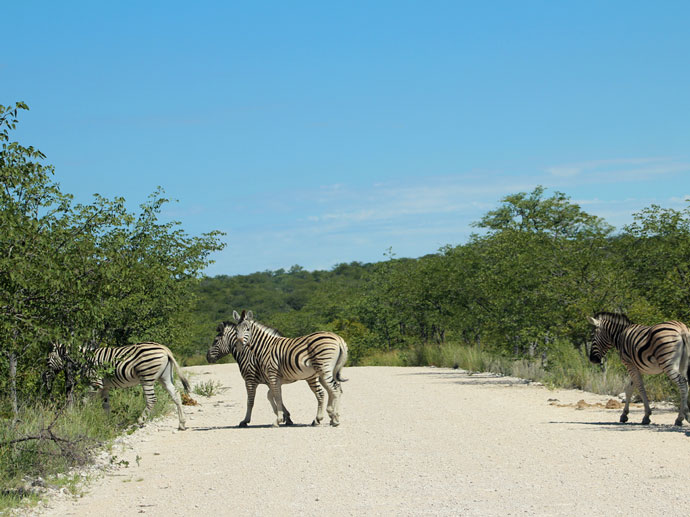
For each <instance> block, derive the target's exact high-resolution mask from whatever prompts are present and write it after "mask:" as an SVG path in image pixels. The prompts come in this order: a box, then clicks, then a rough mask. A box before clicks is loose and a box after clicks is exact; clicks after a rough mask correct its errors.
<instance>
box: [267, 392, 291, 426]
mask: <svg viewBox="0 0 690 517" xmlns="http://www.w3.org/2000/svg"><path fill="white" fill-rule="evenodd" d="M266 398H268V401H269V402H270V403H271V407H272V408H273V412H274V413H275V414H276V416H277V415H278V406H277V405H276V400H275V398H274V397H273V393H272V392H271V390H270V389H269V390H268V391H267V392H266ZM283 422H284V423H285V425H293V424H294V422H293V421H292V419H291V418H290V412H289V411H288V408H286V407H285V404H283Z"/></svg>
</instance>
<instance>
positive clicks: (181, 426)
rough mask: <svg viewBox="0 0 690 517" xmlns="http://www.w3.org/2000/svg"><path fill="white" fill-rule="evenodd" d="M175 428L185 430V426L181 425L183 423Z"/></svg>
mask: <svg viewBox="0 0 690 517" xmlns="http://www.w3.org/2000/svg"><path fill="white" fill-rule="evenodd" d="M177 430H178V431H186V430H187V428H186V427H185V426H183V425H180V426H177Z"/></svg>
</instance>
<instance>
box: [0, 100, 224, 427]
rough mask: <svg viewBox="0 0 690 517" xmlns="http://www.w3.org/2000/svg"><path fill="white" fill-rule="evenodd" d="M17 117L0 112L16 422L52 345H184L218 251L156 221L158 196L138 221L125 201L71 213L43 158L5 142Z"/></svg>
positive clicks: (1, 252)
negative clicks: (199, 290) (195, 296)
mask: <svg viewBox="0 0 690 517" xmlns="http://www.w3.org/2000/svg"><path fill="white" fill-rule="evenodd" d="M22 109H28V108H27V107H26V105H24V104H23V103H17V104H16V105H15V106H14V107H13V108H7V107H4V106H0V142H1V143H2V147H1V149H0V178H1V180H2V187H1V188H0V223H1V225H2V229H3V230H2V234H1V240H0V357H2V362H0V368H2V369H3V370H5V371H6V372H7V375H0V384H4V383H5V382H7V387H8V391H9V394H10V397H9V398H10V401H11V405H12V410H13V412H14V414H15V415H16V414H17V412H18V390H19V389H20V388H22V387H23V391H24V392H25V393H28V392H30V391H31V390H32V389H34V386H35V384H36V383H37V381H38V376H39V374H40V370H41V368H42V365H43V364H44V363H43V360H42V358H43V357H44V354H45V352H46V351H47V349H48V348H49V346H50V342H51V341H54V340H60V341H66V342H74V343H75V344H82V343H92V344H98V343H101V342H106V343H108V344H123V343H127V342H130V341H133V340H143V339H157V340H160V341H163V342H165V343H167V344H176V343H184V342H186V341H188V338H189V333H188V330H187V326H186V323H187V320H188V318H186V317H185V314H186V313H187V312H189V309H190V307H191V303H192V299H191V297H190V288H191V286H192V285H193V283H194V282H196V279H197V277H198V275H199V274H200V272H201V271H202V270H203V268H204V267H205V266H206V265H207V264H208V263H209V254H210V253H211V252H213V251H215V250H218V249H221V248H222V246H223V244H222V243H220V242H219V240H218V237H219V235H220V234H219V233H218V232H211V233H208V234H204V235H202V236H201V237H189V236H187V235H186V234H185V233H184V232H183V231H182V230H181V229H180V228H179V227H178V226H179V223H177V222H171V223H160V222H159V221H158V216H159V214H160V212H161V207H162V206H163V205H164V204H165V203H167V202H168V200H167V199H165V198H163V197H162V195H161V194H162V191H160V190H159V191H157V192H154V194H152V196H151V197H150V198H149V201H148V202H147V203H145V204H143V205H142V206H141V212H140V213H139V214H138V215H137V214H133V213H129V212H128V211H127V210H126V208H125V201H124V199H122V198H117V199H114V200H107V199H105V198H102V197H100V196H96V197H95V200H94V202H93V203H92V204H90V205H74V204H73V203H72V197H71V196H70V195H68V194H63V193H62V192H61V191H60V189H59V186H58V185H57V183H54V182H53V181H52V179H51V178H52V176H53V174H54V170H53V168H52V167H51V166H49V165H44V164H43V163H42V160H43V159H44V158H45V157H44V155H43V154H42V153H41V152H40V151H38V150H36V149H34V148H32V147H25V146H22V145H21V144H19V143H17V142H10V131H11V130H13V129H15V127H16V124H17V115H18V111H19V110H22ZM5 379H7V381H5ZM20 384H21V386H20Z"/></svg>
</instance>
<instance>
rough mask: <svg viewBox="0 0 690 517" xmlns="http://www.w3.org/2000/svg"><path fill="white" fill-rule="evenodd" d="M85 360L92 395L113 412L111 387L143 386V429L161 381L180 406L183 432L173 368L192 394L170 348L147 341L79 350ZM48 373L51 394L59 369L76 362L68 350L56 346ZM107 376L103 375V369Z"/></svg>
mask: <svg viewBox="0 0 690 517" xmlns="http://www.w3.org/2000/svg"><path fill="white" fill-rule="evenodd" d="M78 354H79V356H80V357H83V360H84V361H83V364H81V365H80V366H81V371H82V372H83V373H84V374H85V376H86V378H87V379H88V381H89V384H90V385H91V388H92V390H93V393H99V394H100V396H101V399H102V401H103V408H104V409H105V410H106V411H108V412H110V397H109V394H108V392H109V390H110V389H112V388H126V387H130V386H134V385H136V384H141V387H142V389H143V390H144V400H145V402H146V407H145V408H144V411H143V412H142V414H141V416H140V417H139V419H138V423H139V425H140V426H143V425H144V421H145V420H146V418H147V417H148V415H149V413H150V411H151V409H152V408H153V406H154V404H155V403H156V392H155V391H154V384H155V382H156V381H159V382H160V383H161V384H162V385H163V387H164V388H165V390H166V391H167V392H168V394H169V395H170V397H171V398H172V399H173V401H174V402H175V405H176V406H177V414H178V417H179V426H178V429H179V430H180V431H184V430H185V429H186V427H185V416H184V412H183V411H182V401H181V399H180V394H179V393H178V391H177V389H176V388H175V384H174V382H173V368H174V369H175V370H176V371H177V375H178V376H179V377H180V380H181V381H182V385H183V387H184V390H185V393H188V392H189V382H188V381H187V379H186V378H185V377H184V375H182V372H181V371H180V366H179V364H177V361H176V360H175V357H174V356H173V354H172V352H171V351H170V349H169V348H168V347H166V346H165V345H161V344H159V343H153V342H144V343H137V344H134V345H125V346H118V347H109V346H104V347H100V348H96V349H90V348H86V347H80V349H79V352H78ZM47 363H48V370H47V372H46V373H45V374H44V382H45V384H46V388H47V389H48V391H50V389H51V387H52V381H53V379H54V378H55V376H56V375H57V373H58V372H59V371H60V370H63V369H66V368H69V366H70V365H74V364H75V363H76V361H74V359H73V358H72V357H71V356H70V355H69V353H68V351H67V347H66V346H65V345H63V344H58V343H54V344H53V349H52V351H51V352H50V354H49V355H48V360H47ZM104 369H105V370H106V373H103V370H104Z"/></svg>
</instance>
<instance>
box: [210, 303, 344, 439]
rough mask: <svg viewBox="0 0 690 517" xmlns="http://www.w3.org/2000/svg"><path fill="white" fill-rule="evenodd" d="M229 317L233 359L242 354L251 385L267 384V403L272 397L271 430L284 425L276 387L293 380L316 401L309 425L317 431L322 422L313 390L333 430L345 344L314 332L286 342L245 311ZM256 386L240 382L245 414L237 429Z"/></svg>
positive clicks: (279, 391) (337, 339) (279, 396)
mask: <svg viewBox="0 0 690 517" xmlns="http://www.w3.org/2000/svg"><path fill="white" fill-rule="evenodd" d="M233 316H234V318H235V320H236V321H237V324H236V325H235V326H234V331H235V333H236V336H235V344H236V346H235V354H237V356H238V357H243V354H248V358H249V359H248V361H250V362H253V365H254V368H255V369H256V373H255V375H256V379H259V381H258V382H259V383H266V384H268V387H269V391H270V393H271V395H269V400H270V399H271V396H272V398H273V403H272V404H273V409H274V412H275V414H276V421H275V423H274V425H276V426H277V425H278V424H279V423H280V422H281V421H282V420H283V419H284V406H283V400H282V392H281V386H282V385H283V384H289V383H291V382H295V381H298V380H306V381H307V383H309V387H310V388H311V389H312V391H313V392H314V395H315V396H316V398H317V401H318V407H317V412H316V418H315V419H314V421H313V422H312V425H318V424H319V423H320V422H321V421H322V420H323V417H324V412H323V399H324V396H323V391H322V390H321V389H320V387H319V384H320V385H321V386H323V388H324V389H325V390H326V392H327V393H328V405H327V407H326V411H327V412H328V415H329V417H330V420H331V425H333V426H336V425H338V424H339V423H340V418H339V409H340V395H341V394H342V388H341V386H340V383H341V382H344V381H345V379H343V378H342V377H341V376H340V373H341V370H342V368H343V366H344V365H345V362H346V361H347V354H348V351H347V344H346V343H345V341H344V340H343V339H342V338H341V337H340V336H338V335H337V334H334V333H332V332H316V333H313V334H309V335H308V336H302V337H298V338H287V337H283V336H281V335H280V334H278V333H277V332H276V331H275V330H274V329H271V328H269V327H267V326H265V325H262V324H261V323H259V322H257V321H255V320H254V316H253V314H252V312H251V311H248V312H244V311H242V315H239V314H237V311H234V312H233ZM225 331H226V332H228V333H231V332H232V331H231V330H228V326H227V324H226V326H225ZM219 337H220V336H219ZM217 339H218V338H217ZM256 382H257V381H251V380H250V381H249V382H247V378H245V383H246V385H247V414H246V415H245V419H244V420H243V421H242V422H240V426H246V425H247V424H248V423H249V421H250V419H251V411H252V406H253V397H254V390H255V389H256Z"/></svg>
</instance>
